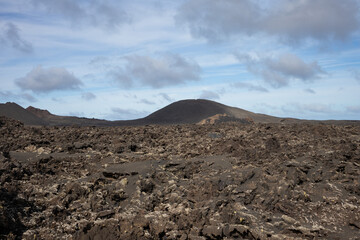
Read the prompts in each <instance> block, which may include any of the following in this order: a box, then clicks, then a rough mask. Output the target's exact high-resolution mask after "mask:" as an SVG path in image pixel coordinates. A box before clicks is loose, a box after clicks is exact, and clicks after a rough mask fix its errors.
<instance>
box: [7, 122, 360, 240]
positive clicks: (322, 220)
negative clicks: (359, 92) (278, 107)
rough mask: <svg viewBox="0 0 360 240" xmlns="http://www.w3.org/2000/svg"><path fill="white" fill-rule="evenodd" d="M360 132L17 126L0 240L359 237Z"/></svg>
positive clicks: (11, 126) (10, 145) (278, 127)
mask: <svg viewBox="0 0 360 240" xmlns="http://www.w3.org/2000/svg"><path fill="white" fill-rule="evenodd" d="M359 176H360V126H355V125H353V126H333V125H320V124H312V125H305V124H255V123H254V124H243V123H222V124H216V125H202V126H199V125H178V126H144V127H111V128H99V127H81V128H80V127H41V128H39V127H38V128H34V127H25V126H23V125H22V124H21V123H20V122H17V121H13V120H9V119H6V118H0V239H360V183H359V179H360V177H359Z"/></svg>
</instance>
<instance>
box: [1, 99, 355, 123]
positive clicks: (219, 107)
mask: <svg viewBox="0 0 360 240" xmlns="http://www.w3.org/2000/svg"><path fill="white" fill-rule="evenodd" d="M0 116H5V117H9V118H13V119H15V120H19V121H21V122H23V123H24V124H25V125H34V126H45V125H48V126H72V125H78V126H138V125H156V124H158V125H167V124H195V123H197V124H213V123H219V122H225V121H234V122H241V123H253V122H255V123H280V122H282V123H303V122H306V123H323V124H337V125H339V124H360V121H308V120H299V119H293V118H278V117H273V116H269V115H265V114H258V113H253V112H249V111H246V110H244V109H241V108H235V107H229V106H226V105H224V104H221V103H218V102H214V101H210V100H204V99H198V100H195V99H189V100H181V101H178V102H174V103H171V104H170V105H168V106H166V107H164V108H161V109H159V110H158V111H156V112H154V113H152V114H150V115H149V116H147V117H144V118H140V119H135V120H121V121H107V120H100V119H94V118H79V117H69V116H58V115H54V114H51V113H50V112H49V111H47V110H42V109H38V108H35V107H32V106H30V107H28V108H27V109H24V108H22V107H21V106H19V105H17V104H16V103H5V104H0Z"/></svg>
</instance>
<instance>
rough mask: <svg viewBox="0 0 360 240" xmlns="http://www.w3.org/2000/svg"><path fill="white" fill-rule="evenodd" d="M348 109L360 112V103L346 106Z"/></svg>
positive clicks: (352, 111)
mask: <svg viewBox="0 0 360 240" xmlns="http://www.w3.org/2000/svg"><path fill="white" fill-rule="evenodd" d="M346 110H347V111H348V112H351V113H359V114H360V105H356V106H348V107H347V108H346Z"/></svg>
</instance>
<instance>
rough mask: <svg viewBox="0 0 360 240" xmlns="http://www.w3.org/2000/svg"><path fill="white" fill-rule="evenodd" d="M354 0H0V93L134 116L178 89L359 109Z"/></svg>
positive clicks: (281, 106)
mask: <svg viewBox="0 0 360 240" xmlns="http://www.w3.org/2000/svg"><path fill="white" fill-rule="evenodd" d="M359 6H360V1H359V0H342V1H339V0H272V1H270V0H242V1H239V0H222V1H218V0H179V1H168V0H146V1H145V0H133V1H126V0H117V1H115V0H104V1H102V0H87V1H85V0H78V1H72V0H14V1H9V0H0V86H1V87H0V102H8V101H12V102H16V103H18V104H20V105H21V106H23V107H27V106H29V105H32V106H35V107H38V108H42V109H48V110H49V111H50V112H52V113H54V114H58V115H75V116H81V117H95V118H102V119H111V120H115V119H134V118H139V117H144V116H146V115H147V114H149V113H151V112H153V111H155V110H158V109H159V108H162V107H164V106H166V105H168V104H170V103H171V102H174V101H178V100H182V99H189V98H191V99H194V98H195V99H197V98H205V99H210V100H214V101H218V102H221V103H223V104H226V105H230V106H235V107H239V108H243V109H246V110H249V111H253V112H259V113H265V114H270V115H275V116H281V117H296V118H306V119H357V120H359V119H360V45H359V43H360V31H359V30H360V11H359Z"/></svg>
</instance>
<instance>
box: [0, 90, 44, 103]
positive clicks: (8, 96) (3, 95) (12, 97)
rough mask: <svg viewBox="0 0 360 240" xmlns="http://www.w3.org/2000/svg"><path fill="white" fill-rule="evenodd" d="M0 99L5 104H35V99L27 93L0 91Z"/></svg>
mask: <svg viewBox="0 0 360 240" xmlns="http://www.w3.org/2000/svg"><path fill="white" fill-rule="evenodd" d="M0 99H2V100H3V101H5V102H8V101H19V100H26V101H28V102H36V101H37V99H36V98H35V97H34V96H32V95H31V94H29V93H21V94H15V93H12V92H10V91H0Z"/></svg>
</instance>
